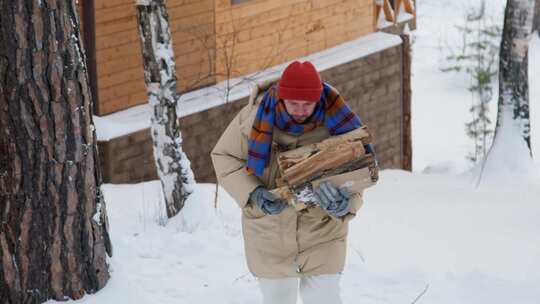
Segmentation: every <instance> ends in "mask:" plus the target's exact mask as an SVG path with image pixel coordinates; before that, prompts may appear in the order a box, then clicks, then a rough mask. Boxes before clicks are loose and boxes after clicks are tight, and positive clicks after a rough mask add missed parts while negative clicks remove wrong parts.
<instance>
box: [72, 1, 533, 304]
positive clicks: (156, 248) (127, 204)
mask: <svg viewBox="0 0 540 304" xmlns="http://www.w3.org/2000/svg"><path fill="white" fill-rule="evenodd" d="M466 2H470V3H479V2H480V1H479V0H475V1H465V0H418V30H417V31H416V32H415V33H414V35H415V44H414V55H413V56H414V58H413V94H414V95H413V109H412V112H413V150H414V167H415V172H414V173H409V172H404V171H399V170H385V171H383V172H382V173H381V179H380V182H379V184H378V185H377V186H375V187H373V188H370V189H369V190H368V191H366V195H365V204H364V207H363V209H362V211H361V213H360V214H359V216H358V217H357V219H355V220H354V221H353V222H351V229H350V236H349V252H348V259H347V266H346V270H345V272H344V274H343V281H342V289H343V296H344V300H345V303H346V304H353V303H354V304H356V303H366V304H369V303H413V302H414V301H415V299H417V297H419V296H420V298H419V299H418V300H417V302H416V303H437V304H447V303H448V304H469V303H470V304H473V303H474V304H479V303H490V304H496V303H504V304H507V303H518V304H528V303H531V304H533V303H535V304H537V303H540V287H539V286H540V233H539V231H540V199H539V197H540V180H539V179H538V178H537V176H535V175H534V174H529V175H528V180H526V182H524V183H522V182H523V180H515V179H507V180H500V179H499V181H498V182H497V183H491V184H486V185H482V186H481V187H480V188H476V187H475V186H476V178H475V176H474V173H473V172H474V171H466V170H467V169H470V168H469V167H470V164H468V163H467V161H466V160H465V156H466V155H467V153H468V151H469V150H470V149H471V146H472V142H471V141H470V140H469V139H468V138H467V137H466V136H465V131H464V123H465V121H467V120H468V115H469V113H468V107H469V104H470V95H469V93H468V91H467V90H466V87H467V84H468V80H467V78H466V76H465V75H459V74H449V73H442V72H440V71H439V68H440V67H441V60H442V58H443V57H444V55H445V53H444V48H445V47H446V45H447V44H448V43H450V44H451V43H452V41H453V40H455V39H456V33H454V32H452V31H454V29H453V24H455V23H457V22H460V21H461V20H462V19H463V11H464V8H465V7H466V5H465V3H466ZM486 2H487V3H488V4H489V5H490V6H491V7H492V8H493V10H494V11H495V12H496V13H497V12H498V13H501V12H502V9H503V4H504V3H503V2H504V1H502V0H493V1H486ZM495 5H498V7H494V6H495ZM441 48H442V49H443V50H442V51H441ZM530 62H531V64H530V65H531V72H530V74H531V84H530V87H531V112H532V113H533V119H532V121H533V140H532V141H533V145H534V144H535V143H538V142H540V127H539V126H538V125H540V76H539V75H540V68H539V67H540V39H535V40H533V42H532V47H531V54H530ZM494 107H495V104H494V105H493V109H495V108H494ZM535 122H537V124H535ZM533 147H534V151H539V152H540V144H536V145H534V146H533ZM511 152H512V149H509V153H511ZM536 155H540V153H536ZM538 160H539V161H540V158H538ZM501 168H504V167H503V166H501ZM538 171H540V170H539V168H536V172H538ZM495 173H504V172H503V171H502V170H500V171H499V172H497V170H495ZM490 174H494V173H493V170H492V171H491V173H490ZM103 190H104V194H105V198H106V201H107V203H108V206H107V210H108V213H109V221H110V233H111V237H112V241H113V246H114V256H113V257H112V259H111V276H112V277H111V280H110V282H109V283H108V284H107V286H106V287H105V288H104V289H103V290H102V291H100V292H99V293H97V294H95V295H89V296H86V297H84V298H83V299H82V300H80V301H77V302H80V303H100V304H103V303H133V304H139V303H140V304H143V303H160V304H167V303H175V304H184V303H188V304H199V303H200V304H206V303H212V304H214V303H227V304H233V303H237V304H241V303H242V304H248V303H249V304H252V303H260V296H259V294H258V290H257V283H256V280H255V279H254V278H253V277H252V276H251V275H250V274H249V272H248V270H247V266H246V265H245V262H244V255H243V244H242V242H243V241H242V235H241V227H240V211H239V209H238V208H237V207H236V204H235V202H234V201H233V200H232V199H231V198H230V197H229V196H228V195H227V193H226V192H225V191H223V190H220V191H218V194H219V195H218V201H217V208H214V204H215V202H214V194H215V185H210V184H199V185H196V186H195V192H194V194H193V195H192V196H191V197H190V198H189V200H188V201H187V203H186V207H185V209H184V210H183V212H182V215H180V216H178V217H176V218H174V219H172V220H170V221H169V222H167V223H166V225H163V224H164V223H165V222H166V220H165V216H164V208H163V206H162V205H161V203H160V202H161V199H160V195H159V183H158V182H149V183H142V184H136V185H104V186H103Z"/></svg>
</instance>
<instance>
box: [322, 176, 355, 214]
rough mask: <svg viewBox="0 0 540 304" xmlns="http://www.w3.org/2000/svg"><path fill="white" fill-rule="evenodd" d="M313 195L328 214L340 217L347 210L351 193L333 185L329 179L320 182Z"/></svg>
mask: <svg viewBox="0 0 540 304" xmlns="http://www.w3.org/2000/svg"><path fill="white" fill-rule="evenodd" d="M315 197H316V198H317V201H318V202H319V205H320V206H321V208H323V209H324V210H326V212H328V213H329V214H330V215H333V216H335V217H342V216H344V215H346V214H347V213H348V212H349V205H350V199H351V195H350V194H349V192H347V191H346V190H344V189H341V188H337V187H335V186H334V185H332V183H330V182H329V181H325V182H322V183H321V184H320V185H319V187H318V188H317V189H315Z"/></svg>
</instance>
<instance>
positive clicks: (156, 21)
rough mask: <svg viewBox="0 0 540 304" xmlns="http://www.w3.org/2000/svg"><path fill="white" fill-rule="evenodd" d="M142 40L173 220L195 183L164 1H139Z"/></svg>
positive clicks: (155, 135)
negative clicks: (181, 121)
mask: <svg viewBox="0 0 540 304" xmlns="http://www.w3.org/2000/svg"><path fill="white" fill-rule="evenodd" d="M137 18H138V24H139V36H140V40H141V47H142V50H143V62H144V80H145V82H146V91H147V94H148V102H149V103H150V105H151V106H152V108H153V112H152V118H151V120H152V122H151V133H152V141H153V144H154V158H155V160H156V168H157V170H158V176H159V178H160V180H161V185H162V188H163V194H164V200H165V204H166V208H167V216H168V217H169V218H171V217H173V216H174V215H176V214H177V213H178V212H179V211H180V210H181V209H182V207H183V206H184V202H185V200H186V199H187V197H188V195H189V194H190V193H191V192H192V189H191V188H192V185H193V184H194V183H195V182H194V178H193V172H192V171H191V167H190V162H189V160H188V158H187V156H186V154H185V153H184V152H183V150H182V135H181V132H180V126H179V123H178V117H177V114H176V100H177V92H176V71H175V63H174V53H173V48H172V40H171V33H170V30H169V22H168V16H167V12H166V8H165V2H164V1H163V0H139V1H137Z"/></svg>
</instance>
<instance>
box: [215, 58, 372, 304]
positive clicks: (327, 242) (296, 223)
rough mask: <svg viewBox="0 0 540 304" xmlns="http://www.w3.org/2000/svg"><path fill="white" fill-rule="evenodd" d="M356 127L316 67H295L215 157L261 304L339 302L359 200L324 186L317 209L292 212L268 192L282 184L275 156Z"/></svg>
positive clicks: (253, 105)
mask: <svg viewBox="0 0 540 304" xmlns="http://www.w3.org/2000/svg"><path fill="white" fill-rule="evenodd" d="M360 126H361V122H360V119H359V118H358V117H357V116H356V115H355V114H354V113H353V112H351V110H350V109H349V107H348V106H347V105H346V104H345V102H344V101H343V99H342V98H341V96H339V93H338V92H337V91H336V90H335V89H334V88H332V87H331V86H330V85H328V84H326V83H323V82H322V81H321V78H320V75H319V73H318V72H317V70H316V69H315V67H314V66H313V65H312V64H311V63H310V62H307V61H306V62H303V63H301V62H298V61H295V62H293V63H291V64H290V65H289V66H287V68H286V69H285V71H284V72H283V74H282V76H281V79H280V80H279V82H278V83H277V84H271V83H270V84H266V85H262V86H260V87H259V88H258V89H257V90H256V91H255V94H252V96H251V98H250V101H249V104H248V105H247V106H246V107H244V108H243V109H242V110H241V111H240V112H239V114H238V115H237V116H236V117H235V118H234V119H233V121H232V122H231V123H230V125H229V126H228V127H227V129H226V130H225V132H224V133H223V135H222V136H221V138H220V139H219V141H218V143H217V144H216V146H215V148H214V150H213V151H212V161H213V164H214V168H215V170H216V175H217V178H218V182H219V184H220V185H221V186H222V187H224V188H225V190H227V192H229V193H230V194H231V195H232V196H233V197H234V198H235V199H236V201H237V202H238V204H239V206H240V208H241V209H242V230H243V235H244V241H245V242H244V243H245V252H246V259H247V264H248V267H249V269H250V271H251V272H252V273H253V275H254V276H256V277H257V278H258V279H259V285H260V288H261V291H262V295H263V300H264V303H265V304H272V303H279V304H289V303H291V304H293V303H296V298H297V293H298V289H299V290H300V296H301V297H302V300H303V303H304V304H314V303H325V304H330V303H331V304H339V303H341V299H340V292H339V278H340V273H341V271H342V270H343V267H344V264H345V253H346V238H347V230H348V229H347V227H348V221H349V220H350V219H351V218H353V217H354V215H355V214H356V212H357V211H358V209H359V208H360V206H361V205H362V197H361V194H360V193H347V191H345V190H343V189H340V188H336V187H335V186H334V185H332V184H331V183H322V184H321V186H320V187H319V188H317V189H314V192H315V193H314V194H315V197H316V201H317V202H316V203H317V204H316V205H315V206H314V207H311V208H307V209H304V210H301V211H297V210H296V209H295V208H293V207H292V206H289V205H288V204H287V202H286V201H284V200H281V199H278V198H276V197H275V196H274V195H272V193H270V192H269V190H270V189H273V188H275V187H276V183H275V180H276V178H278V177H279V170H278V165H277V161H276V154H277V153H278V151H286V150H291V149H295V148H298V147H301V146H304V145H308V144H312V143H317V142H320V141H322V140H324V139H326V138H328V137H330V136H332V135H338V134H342V133H346V132H348V131H351V130H353V129H356V128H358V127H360ZM366 149H368V152H373V150H372V147H371V146H366Z"/></svg>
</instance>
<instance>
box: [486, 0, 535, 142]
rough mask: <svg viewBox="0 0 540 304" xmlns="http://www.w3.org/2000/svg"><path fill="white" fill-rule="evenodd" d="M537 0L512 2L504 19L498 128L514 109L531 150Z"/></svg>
mask: <svg viewBox="0 0 540 304" xmlns="http://www.w3.org/2000/svg"><path fill="white" fill-rule="evenodd" d="M534 4H535V0H508V1H507V4H506V11H505V17H504V28H503V35H502V40H501V50H500V67H499V110H498V115H497V129H496V134H495V137H497V134H498V133H499V132H498V131H499V130H498V129H499V128H501V127H504V125H505V124H508V123H510V122H506V121H504V120H505V117H507V116H505V115H503V113H502V112H503V111H505V110H506V109H508V108H511V110H512V111H513V116H512V118H513V120H516V121H519V123H520V127H521V129H522V136H523V139H524V140H525V142H526V143H527V146H528V148H529V150H530V148H531V140H530V132H531V124H530V118H529V81H528V79H529V78H528V47H529V38H530V35H531V32H532V26H533V17H534Z"/></svg>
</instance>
